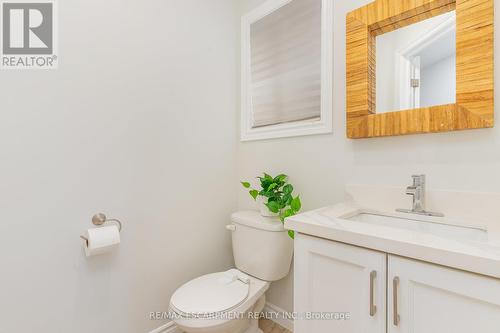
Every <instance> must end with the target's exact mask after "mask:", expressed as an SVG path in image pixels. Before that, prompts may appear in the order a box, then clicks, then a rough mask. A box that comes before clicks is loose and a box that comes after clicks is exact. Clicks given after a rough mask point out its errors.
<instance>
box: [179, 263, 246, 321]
mask: <svg viewBox="0 0 500 333" xmlns="http://www.w3.org/2000/svg"><path fill="white" fill-rule="evenodd" d="M239 278H240V277H239V276H238V275H237V274H235V273H232V272H222V273H214V274H208V275H204V276H201V277H199V278H196V279H194V280H191V281H189V282H188V283H186V284H184V285H183V286H182V287H180V288H179V289H177V291H176V292H175V293H174V295H173V296H172V298H171V300H170V303H171V305H172V306H173V307H175V308H176V309H177V310H179V311H181V312H183V313H185V314H194V315H202V314H213V313H217V312H224V311H228V310H231V309H232V308H234V307H236V306H238V305H240V304H241V303H243V302H244V301H245V300H246V298H247V297H248V291H249V287H250V282H249V280H248V278H246V279H245V278H244V277H241V278H240V279H239Z"/></svg>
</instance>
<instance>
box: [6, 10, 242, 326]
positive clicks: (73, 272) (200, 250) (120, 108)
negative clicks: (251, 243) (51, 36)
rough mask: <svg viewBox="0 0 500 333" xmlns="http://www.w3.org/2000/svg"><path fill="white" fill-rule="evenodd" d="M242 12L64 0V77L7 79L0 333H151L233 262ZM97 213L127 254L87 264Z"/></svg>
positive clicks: (39, 74)
mask: <svg viewBox="0 0 500 333" xmlns="http://www.w3.org/2000/svg"><path fill="white" fill-rule="evenodd" d="M237 6H238V4H237V3H235V2H234V1H233V0H210V1H200V0H146V1H117V0H111V1H98V0H85V1H84V0H78V1H77V0H65V1H61V2H60V3H59V20H60V68H59V69H58V70H56V71H3V72H1V73H0V96H1V99H0V110H1V112H0V161H1V163H0V184H1V185H0V189H1V190H0V211H1V223H0V253H1V254H0V263H1V268H0V286H1V288H0V289H1V294H0V313H1V314H2V315H1V318H2V319H1V320H0V331H1V332H16V333H25V332H26V333H28V332H29V333H32V332H39V333H88V332H92V333H118V332H119V333H141V332H149V331H151V330H152V329H153V328H156V327H158V326H161V324H162V322H157V321H150V320H149V312H150V311H166V310H167V308H168V301H169V298H170V295H171V293H172V292H173V291H174V290H175V289H176V288H177V287H178V286H179V285H181V284H182V283H184V282H186V281H187V280H188V279H191V278H193V277H195V276H198V275H200V274H205V273H209V272H214V271H216V270H222V269H226V268H227V267H229V266H230V265H231V264H232V254H231V246H230V241H229V240H230V239H229V235H228V234H227V232H225V229H224V228H223V226H224V225H225V224H227V222H228V216H229V214H230V213H231V212H232V211H233V210H234V208H235V207H236V198H235V195H236V186H235V185H234V184H235V182H236V180H237V178H236V173H235V169H236V148H237V144H236V143H237V128H236V126H237V125H236V124H237V111H236V108H237V96H238V94H239V93H238V89H237V82H238V81H237V79H238V74H237V73H238V68H239V64H238V61H237V53H238V49H239V44H238V38H239V37H238V29H239V28H238V27H239V18H238V7H237ZM99 211H103V212H106V213H108V214H109V215H110V216H112V217H116V218H120V219H122V221H123V222H124V230H123V238H122V244H121V245H120V248H119V250H118V251H117V252H116V253H114V254H112V255H110V256H104V257H94V258H91V259H90V260H87V259H86V258H84V255H83V253H82V249H81V245H80V240H79V234H80V233H81V232H83V231H84V230H85V229H86V228H89V227H91V224H90V218H91V216H92V215H93V214H94V213H96V212H99Z"/></svg>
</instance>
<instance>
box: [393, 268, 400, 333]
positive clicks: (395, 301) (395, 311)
mask: <svg viewBox="0 0 500 333" xmlns="http://www.w3.org/2000/svg"><path fill="white" fill-rule="evenodd" d="M398 286H399V278H398V277H397V276H396V277H395V278H394V280H392V305H393V307H394V308H393V310H392V312H393V315H394V318H393V319H394V326H398V325H399V321H400V317H399V314H398Z"/></svg>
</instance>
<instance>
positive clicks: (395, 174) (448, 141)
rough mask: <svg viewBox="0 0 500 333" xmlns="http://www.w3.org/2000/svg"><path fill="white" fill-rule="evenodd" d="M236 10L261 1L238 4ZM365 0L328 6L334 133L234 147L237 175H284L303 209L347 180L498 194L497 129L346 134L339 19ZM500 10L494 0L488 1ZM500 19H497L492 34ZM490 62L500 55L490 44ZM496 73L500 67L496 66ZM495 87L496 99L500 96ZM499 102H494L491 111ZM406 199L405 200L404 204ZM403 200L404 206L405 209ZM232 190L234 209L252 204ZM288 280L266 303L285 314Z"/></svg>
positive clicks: (329, 198)
mask: <svg viewBox="0 0 500 333" xmlns="http://www.w3.org/2000/svg"><path fill="white" fill-rule="evenodd" d="M241 1H242V11H243V12H244V11H246V10H249V9H250V8H253V7H254V6H256V5H257V4H258V3H260V2H263V0H241ZM369 2H371V1H370V0H341V1H335V2H334V12H335V23H334V25H335V36H334V41H335V42H334V48H335V51H334V52H335V53H334V110H333V121H334V133H333V135H321V136H310V137H298V138H288V139H280V140H268V141H260V142H246V143H240V145H239V151H238V174H239V178H240V179H249V178H252V177H254V176H255V175H257V174H259V173H260V172H261V171H263V170H267V171H269V172H274V173H277V172H285V173H288V174H289V175H290V177H291V181H292V182H293V183H294V184H295V185H296V188H297V189H298V190H299V192H300V193H301V195H302V199H303V202H304V208H305V209H312V208H318V207H321V206H325V205H329V204H332V203H335V202H338V201H341V200H343V199H344V186H345V184H348V183H359V184H373V185H377V184H379V185H395V186H405V185H408V184H409V183H410V175H411V174H412V173H416V172H418V173H425V174H427V175H428V177H429V179H428V181H429V188H435V189H458V190H471V191H491V192H499V188H500V175H499V170H500V149H499V148H500V126H497V127H496V128H494V129H482V130H472V131H462V132H452V133H441V134H426V135H412V136H404V137H389V138H378V139H365V140H348V139H346V136H345V16H346V13H347V12H348V11H351V10H353V9H356V8H358V7H360V6H363V5H365V4H367V3H369ZM495 4H496V6H500V0H495ZM499 28H500V16H499V15H497V16H496V29H497V33H498V32H499V31H498V29H499ZM495 48H496V52H495V53H496V59H495V61H496V62H497V64H498V60H500V58H499V57H500V53H499V52H500V50H498V43H496V46H495ZM495 68H496V74H497V75H496V76H498V74H499V72H498V71H499V70H500V66H495ZM499 93H500V90H499V89H498V87H497V89H496V98H497V99H498V98H500V94H499ZM499 107H500V104H497V113H498V108H499ZM408 200H410V199H408ZM409 203H410V201H408V204H409ZM252 205H253V203H252V201H251V200H250V199H249V197H248V194H247V193H245V192H244V191H243V190H240V191H239V206H240V207H241V208H243V207H252ZM292 284H293V281H291V278H288V279H286V280H284V281H281V282H278V283H276V284H274V285H273V286H272V287H271V291H270V292H269V301H270V302H272V303H274V304H276V305H278V306H281V307H282V308H285V309H288V310H291V309H292V307H293V302H292V299H293V296H292V288H291V287H292Z"/></svg>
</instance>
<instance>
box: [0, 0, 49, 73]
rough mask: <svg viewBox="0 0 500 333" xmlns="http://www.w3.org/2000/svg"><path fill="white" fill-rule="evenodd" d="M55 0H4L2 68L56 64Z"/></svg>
mask: <svg viewBox="0 0 500 333" xmlns="http://www.w3.org/2000/svg"><path fill="white" fill-rule="evenodd" d="M54 7H55V3H54V1H53V0H45V1H37V2H36V1H32V2H29V3H28V2H20V1H16V0H3V1H2V61H1V67H2V69H29V68H56V67H57V55H56V54H55V50H56V46H57V45H56V38H55V37H56V29H55V28H56V24H55V23H56V22H55V17H54V13H55V10H54V9H55V8H54Z"/></svg>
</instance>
